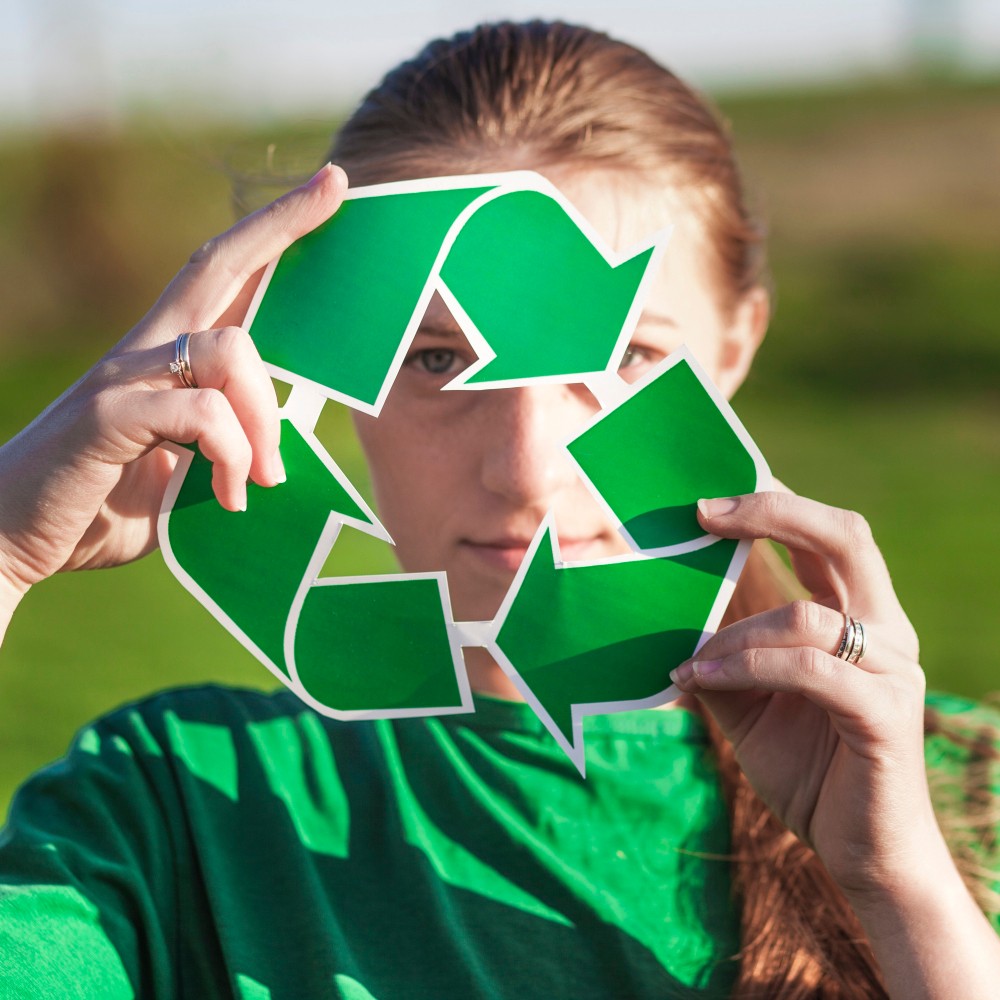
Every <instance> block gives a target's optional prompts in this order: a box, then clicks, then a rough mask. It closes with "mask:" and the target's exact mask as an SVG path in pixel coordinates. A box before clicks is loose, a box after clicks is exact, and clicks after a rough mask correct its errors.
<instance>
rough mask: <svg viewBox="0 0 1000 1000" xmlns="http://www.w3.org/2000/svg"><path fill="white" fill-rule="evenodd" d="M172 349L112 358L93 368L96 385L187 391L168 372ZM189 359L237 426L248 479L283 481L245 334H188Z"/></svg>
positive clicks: (275, 427)
mask: <svg viewBox="0 0 1000 1000" xmlns="http://www.w3.org/2000/svg"><path fill="white" fill-rule="evenodd" d="M176 349H177V348H176V341H174V342H172V343H170V344H163V345H161V346H160V347H157V348H151V349H148V350H141V351H128V352H126V353H124V354H119V355H112V356H111V357H109V358H106V359H104V361H102V362H101V364H100V365H99V366H98V372H99V378H100V381H101V384H103V385H107V386H114V387H118V388H121V387H125V386H129V385H134V384H136V383H139V382H141V383H144V384H145V385H147V386H148V387H149V388H150V389H152V390H154V391H158V390H173V391H176V392H181V393H184V392H188V391H190V390H189V389H188V388H186V387H184V386H182V385H181V383H180V380H179V377H178V376H177V375H176V374H174V373H172V372H171V371H170V364H171V363H172V362H173V360H174V356H175V351H176ZM188 358H189V362H190V365H191V375H192V376H193V377H194V380H195V382H196V383H197V384H198V387H199V388H202V389H218V390H219V391H220V392H222V393H223V394H224V395H225V397H226V399H227V400H228V402H229V405H230V406H231V407H232V410H233V412H234V413H235V415H236V418H237V420H238V421H239V422H240V425H241V426H242V428H243V433H244V434H245V435H246V438H247V440H248V441H249V443H250V448H251V452H252V459H251V464H250V478H252V479H253V480H254V482H256V483H259V484H260V485H261V486H275V485H277V484H278V483H281V482H284V481H285V470H284V467H283V465H282V463H281V456H280V454H279V452H278V442H279V439H280V419H279V416H278V401H277V398H276V397H275V393H274V384H273V383H272V382H271V378H270V376H269V375H268V373H267V369H266V368H265V367H264V362H263V361H262V360H261V357H260V354H259V353H258V352H257V348H256V345H255V344H254V342H253V340H252V339H251V338H250V335H249V334H248V333H247V332H246V331H245V330H242V329H240V328H239V327H225V328H223V329H220V330H205V331H203V332H201V333H196V334H192V335H191V336H190V338H189V339H188ZM95 377H97V376H95Z"/></svg>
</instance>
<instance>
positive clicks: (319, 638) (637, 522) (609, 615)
mask: <svg viewBox="0 0 1000 1000" xmlns="http://www.w3.org/2000/svg"><path fill="white" fill-rule="evenodd" d="M668 237H669V233H668V232H660V233H656V234H653V235H652V236H651V237H650V239H649V240H648V242H647V243H646V244H645V245H642V246H638V247H634V248H632V249H631V250H630V251H628V252H626V253H622V254H619V253H615V252H614V251H613V250H611V249H610V248H609V247H607V246H606V245H605V244H604V242H603V241H602V239H601V238H600V237H599V236H598V235H597V233H596V232H595V231H594V230H593V229H592V227H591V226H590V225H589V223H588V222H587V221H586V220H585V219H584V218H583V217H582V216H581V215H580V214H579V212H578V211H577V210H576V209H575V208H574V207H573V205H572V204H571V203H570V202H568V201H567V200H566V199H565V197H564V196H563V195H562V194H561V193H560V192H559V191H558V189H557V188H555V187H554V186H553V185H551V184H550V183H549V182H548V181H547V180H545V179H544V178H542V177H541V176H540V175H538V174H534V173H531V172H527V171H517V172H511V173H500V174H487V175H472V176H461V177H446V178H434V179H430V180H423V181H407V182H399V183H392V184H383V185H377V186H373V187H368V188H357V189H355V190H353V191H352V192H350V193H349V194H348V196H347V199H346V200H345V202H344V204H343V205H342V207H341V208H340V210H339V211H338V212H337V214H336V215H334V216H333V217H332V218H331V219H330V220H329V221H328V222H326V223H325V224H324V225H323V226H321V227H320V228H318V229H317V230H315V231H313V232H312V233H310V234H308V235H307V236H305V237H303V238H302V239H300V240H299V241H297V242H296V243H295V244H293V245H292V246H291V247H290V248H289V249H288V250H286V251H285V253H284V254H283V255H282V256H281V257H280V258H278V260H277V261H275V262H273V263H272V264H271V266H270V267H269V268H268V271H267V273H266V274H265V277H264V280H263V281H262V282H261V286H260V288H259V289H258V291H257V295H256V298H255V300H254V302H253V304H252V305H251V308H250V312H249V314H248V317H247V321H246V325H247V326H248V328H249V330H250V333H251V335H252V337H253V339H254V341H255V343H256V345H257V347H258V349H259V351H260V353H261V356H262V357H263V358H264V360H265V362H266V363H267V365H268V367H269V370H270V371H271V373H272V374H273V375H274V377H276V378H278V379H280V380H282V381H285V382H288V383H290V384H291V385H292V391H291V394H290V395H289V397H288V400H287V402H286V403H285V405H284V406H283V408H282V411H281V416H282V425H281V456H282V460H283V462H284V465H285V469H286V472H287V476H288V478H287V481H286V482H285V483H284V484H282V485H280V486H277V487H273V488H271V489H262V488H258V487H256V486H254V484H249V493H250V495H249V503H248V510H247V512H246V513H243V514H240V515H233V514H230V513H229V512H227V511H225V510H223V509H222V508H221V507H220V506H219V505H218V503H217V502H216V501H215V499H214V496H213V494H212V489H211V466H210V464H209V463H208V462H207V460H205V459H204V458H203V457H202V456H201V455H200V454H199V453H198V452H197V450H196V449H192V448H185V447H180V446H175V445H172V446H170V447H171V448H172V449H173V450H175V451H176V452H177V454H178V456H179V460H178V464H177V468H176V470H175V472H174V475H173V478H172V479H171V482H170V485H169V487H168V490H167V493H166V495H165V497H164V500H163V506H162V509H161V513H160V519H159V536H160V544H161V547H162V549H163V553H164V557H165V559H166V562H167V564H168V566H169V567H170V569H171V571H172V572H173V573H174V575H175V576H176V577H177V578H178V579H179V580H180V581H181V583H182V584H183V585H184V586H185V587H186V588H187V589H188V590H189V591H190V592H191V593H192V594H194V596H195V597H196V598H197V599H198V600H199V601H200V602H201V603H202V604H204V605H205V607H206V608H207V609H208V610H209V611H210V612H211V613H212V614H213V615H214V616H215V618H216V619H218V621H219V622H220V623H221V624H222V625H223V626H224V627H225V628H226V629H228V630H229V632H230V633H232V635H233V636H235V637H236V638H237V639H238V640H239V641H240V642H241V643H242V644H243V645H244V646H245V647H246V648H248V649H249V650H250V651H251V652H252V653H253V654H254V655H255V656H256V657H257V658H258V659H259V660H260V661H261V662H262V663H263V664H264V665H265V666H266V667H267V668H268V669H269V670H270V671H271V672H272V673H273V674H274V675H275V676H276V677H278V678H279V680H281V681H282V682H283V683H284V684H285V685H286V686H287V687H289V688H290V689H291V690H292V691H294V692H295V693H296V694H297V695H298V696H299V697H300V698H302V700H303V701H305V702H306V703H308V704H309V705H311V706H313V707H314V708H315V709H316V710H317V711H319V712H321V713H323V714H325V715H329V716H333V717H336V718H340V719H360V718H397V717H407V716H419V715H443V714H449V713H461V712H471V711H474V710H475V706H474V703H473V701H472V695H471V691H470V689H469V682H468V678H467V676H466V672H465V666H464V661H463V656H462V649H463V647H468V646H484V647H486V648H487V649H488V650H489V652H490V653H491V654H492V655H493V657H494V659H495V660H496V662H497V663H498V664H499V665H500V666H501V667H502V668H503V670H504V671H505V672H506V673H507V674H508V675H509V676H510V678H511V679H512V680H513V682H514V683H515V684H516V686H517V687H518V689H519V690H520V691H521V693H522V694H523V695H524V697H525V699H526V700H527V701H528V702H529V703H530V704H531V705H532V707H533V708H534V710H535V711H536V712H537V714H538V716H539V717H540V719H541V720H542V722H543V723H544V725H545V726H546V728H547V729H548V730H549V731H550V732H551V734H552V736H553V737H554V738H555V739H556V741H557V742H558V743H559V744H560V745H561V746H562V748H563V749H564V750H565V751H566V753H567V754H568V755H569V756H570V757H571V759H572V760H573V761H574V763H575V764H576V766H577V767H578V768H579V770H580V772H581V773H583V769H584V748H583V735H582V733H583V719H584V717H585V716H586V715H589V714H595V713H601V712H610V711H620V710H624V709H630V708H639V707H645V706H652V705H655V704H660V703H662V702H663V701H664V699H665V698H667V697H669V690H668V689H669V688H670V681H669V677H668V673H669V671H670V670H671V669H672V668H673V667H674V666H676V665H677V664H678V663H679V662H681V661H682V660H684V659H686V658H687V657H688V656H690V655H691V654H692V653H693V652H694V651H695V650H696V649H697V648H698V646H699V645H700V644H701V643H702V642H703V641H704V640H705V638H707V636H708V635H709V634H711V632H712V631H713V630H714V629H715V628H716V627H717V626H718V623H719V620H720V619H721V617H722V613H723V611H724V610H725V607H726V605H727V603H728V601H729V597H730V596H731V594H732V590H733V587H734V586H735V581H736V578H737V576H738V575H739V571H740V570H741V569H742V566H743V563H744V561H745V559H746V555H747V552H748V550H749V543H747V542H735V541H731V540H726V539H720V538H716V537H715V536H712V535H707V534H706V533H705V532H704V531H703V529H702V528H701V526H700V525H699V524H698V521H697V518H696V516H695V503H696V501H697V499H698V498H699V497H702V496H729V495H735V494H739V493H747V492H751V491H753V490H757V489H762V488H766V485H767V483H768V481H769V473H768V470H767V466H766V463H765V462H764V459H763V457H762V456H761V454H760V452H759V450H758V449H757V447H756V446H755V445H754V443H753V441H752V440H751V439H750V437H749V435H748V434H747V432H746V431H745V430H744V428H743V427H742V425H741V424H740V422H739V420H738V419H737V417H736V415H735V414H734V413H733V411H732V410H731V408H730V407H729V405H728V403H727V402H726V401H725V399H723V398H722V396H721V395H720V394H719V392H718V390H717V389H716V388H715V387H714V386H713V385H712V384H711V382H710V381H709V380H708V378H707V377H706V376H705V374H704V373H703V372H702V371H701V369H700V368H699V366H698V364H697V362H696V361H695V360H694V359H693V357H692V356H691V355H690V353H689V352H688V351H687V350H686V348H681V349H680V350H678V351H675V352H674V353H673V354H671V355H670V357H669V358H667V359H665V360H664V361H663V362H661V364H660V365H658V366H657V367H656V368H655V369H654V370H653V371H652V372H650V373H649V374H648V375H647V376H646V377H644V378H643V379H642V380H641V381H639V382H637V383H636V384H634V385H628V384H626V383H625V382H624V380H623V379H621V378H620V377H619V375H618V365H619V362H620V360H621V357H622V355H623V354H624V352H625V350H626V349H627V347H628V344H629V340H630V338H631V335H632V332H633V330H634V328H635V325H636V323H637V321H638V319H639V315H640V312H641V309H642V303H643V300H644V296H645V291H646V287H647V285H648V282H649V281H650V279H651V277H652V275H653V273H654V270H655V266H656V264H657V263H658V261H659V259H660V257H661V255H662V253H663V252H664V249H665V247H666V244H667V240H668ZM386 246H392V247H393V252H392V254H391V256H390V257H389V259H387V254H386V251H385V247H386ZM372 289H377V294H370V292H371V290H372ZM435 292H437V293H439V294H440V295H441V296H442V298H443V299H444V301H445V303H446V305H447V306H448V308H449V310H450V311H451V312H452V314H453V315H454V317H455V319H456V321H457V322H458V324H459V326H460V327H461V329H462V331H463V332H464V333H465V335H466V337H467V338H468V340H469V342H470V344H471V345H472V347H473V349H474V350H475V352H476V354H477V357H478V360H477V362H476V363H475V364H473V365H472V366H470V367H469V368H466V369H465V370H464V371H462V372H461V373H460V374H459V375H458V376H457V377H456V378H455V379H454V380H452V381H451V382H450V383H448V385H447V386H446V387H445V389H443V390H442V391H455V390H461V391H479V390H485V389H491V388H499V387H506V386H517V385H527V384H533V383H536V382H540V381H549V382H577V383H583V384H584V385H586V386H587V388H588V389H589V390H590V391H591V392H592V393H593V395H594V396H595V397H596V399H597V400H598V401H599V403H600V406H601V408H600V411H599V412H598V413H597V414H596V415H595V416H594V418H593V420H592V421H591V422H590V423H589V425H588V426H587V427H585V428H584V429H583V430H582V431H581V432H580V433H579V434H577V435H576V436H575V437H574V438H573V439H572V440H571V441H567V442H566V447H567V449H568V453H569V455H570V457H571V458H572V460H573V461H574V462H575V464H576V466H577V467H578V469H579V473H580V475H581V477H582V479H583V481H584V483H585V484H586V485H587V486H588V488H589V489H590V490H591V492H592V493H593V494H594V496H595V498H596V499H597V500H598V502H599V503H600V504H601V505H602V506H603V508H604V510H605V511H606V513H607V514H608V516H609V517H610V518H611V520H612V521H613V522H614V523H615V524H616V525H617V526H618V529H619V531H620V532H621V534H622V536H623V537H624V538H625V539H626V541H627V542H628V545H629V548H630V550H631V552H630V553H629V554H628V555H625V556H620V557H614V558H610V559H602V560H599V561H594V562H591V563H578V562H574V563H569V564H566V563H564V562H563V561H562V560H561V558H560V554H559V539H558V534H557V531H556V527H555V523H554V519H553V517H552V516H551V514H550V515H548V516H546V518H545V519H544V520H543V522H542V524H541V525H539V527H538V530H537V532H536V535H535V537H534V540H533V542H532V544H531V546H530V547H529V550H528V552H527V555H526V556H525V559H524V560H523V562H522V565H521V567H520V569H519V570H518V572H517V574H516V577H515V579H514V581H513V583H512V584H511V586H510V588H509V590H508V592H507V595H506V597H505V599H504V601H503V604H502V606H501V607H500V610H499V612H498V614H497V616H496V617H495V618H494V619H493V620H492V621H487V622H457V621H455V620H454V617H453V615H452V612H451V601H450V598H449V594H448V581H447V579H446V576H445V574H444V573H398V574H389V575H379V576H366V577H335V578H321V573H322V568H323V565H324V563H325V562H326V559H327V557H328V555H329V553H330V552H331V550H332V549H333V547H334V545H335V544H336V542H337V538H338V536H339V534H340V532H341V531H342V530H343V529H345V528H348V529H351V530H356V531H360V532H364V533H365V534H367V535H370V536H373V537H375V538H378V539H381V540H383V541H385V542H391V541H392V539H391V538H390V536H389V533H388V532H387V531H386V529H385V528H384V527H383V526H382V524H381V523H380V521H379V519H378V517H377V516H376V514H375V513H374V512H373V511H372V510H371V509H370V507H369V506H368V505H367V504H366V502H365V501H364V499H363V498H362V496H361V494H360V493H359V492H358V490H357V489H356V488H355V487H354V486H353V484H352V483H351V482H350V480H349V479H348V477H347V476H346V475H345V474H344V473H343V471H342V470H341V469H340V468H339V467H338V465H337V464H336V463H335V462H334V460H333V459H332V458H331V457H330V456H329V454H328V453H327V452H326V450H325V449H324V448H323V446H322V444H321V443H320V442H319V440H318V438H317V437H316V435H315V433H314V428H315V424H316V420H317V418H318V416H319V414H320V411H321V410H322V408H323V406H324V405H325V404H326V403H327V402H328V401H329V400H335V401H338V402H340V403H343V404H346V405H347V406H349V407H352V408H354V409H357V410H360V411H362V412H365V413H368V414H371V415H374V416H377V415H378V413H379V411H380V410H381V408H382V405H383V403H384V402H385V399H386V396H387V394H388V392H389V389H390V388H391V386H392V383H393V380H394V379H395V377H396V374H397V372H398V371H399V369H400V367H401V366H402V364H403V361H404V359H405V357H406V354H407V351H408V349H409V346H410V343H411V341H412V339H413V337H414V335H415V333H416V330H417V327H418V326H419V324H420V321H421V319H422V317H423V315H424V312H425V311H426V308H427V305H428V303H429V301H430V298H431V296H432V295H433V294H434V293H435ZM366 293H367V294H366Z"/></svg>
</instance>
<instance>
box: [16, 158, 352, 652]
mask: <svg viewBox="0 0 1000 1000" xmlns="http://www.w3.org/2000/svg"><path fill="white" fill-rule="evenodd" d="M346 190H347V178H346V176H345V175H344V173H343V171H342V170H340V169H339V168H338V167H335V166H331V165H329V164H328V165H327V166H326V167H324V168H323V169H322V170H320V171H319V173H318V174H316V176H315V177H313V179H312V180H311V181H309V182H308V183H307V184H305V185H303V186H302V187H299V188H296V189H295V190H294V191H291V192H289V193H288V194H286V195H284V196H283V197H282V198H279V199H278V200H277V201H275V202H274V203H272V204H271V205H269V206H267V207H266V208H263V209H261V210H260V211H259V212H255V213H254V214H253V215H251V216H248V217H247V218H245V219H243V220H242V221H241V222H239V223H237V224H236V225H235V226H233V228H232V229H230V230H228V231H227V232H225V233H223V234H222V235H221V236H219V237H217V238H215V239H213V240H210V241H209V242H208V243H206V244H205V245H204V246H202V247H201V248H200V249H198V250H197V251H196V252H195V253H194V254H193V256H192V257H191V260H190V261H189V262H188V264H187V265H186V266H185V267H184V268H183V269H182V270H181V271H180V273H179V274H178V275H177V276H176V278H174V280H173V281H172V282H171V283H170V285H169V286H168V287H167V289H166V291H164V293H163V294H162V295H161V296H160V298H159V300H158V301H157V303H156V305H154V306H153V308H152V310H150V312H149V313H148V314H147V315H146V316H145V317H144V318H143V320H142V321H141V322H140V323H139V324H138V325H137V326H136V327H135V328H134V329H133V330H131V331H130V332H129V333H128V334H127V335H126V336H125V337H124V338H123V339H122V340H121V341H120V342H119V343H118V344H117V345H115V347H113V348H112V349H111V350H110V351H109V352H108V353H107V354H106V355H104V357H103V358H101V360H100V361H98V363H97V364H96V365H95V366H94V367H93V368H92V369H91V370H90V371H88V372H87V373H86V375H84V376H83V377H82V378H81V379H80V380H79V381H78V382H77V383H76V384H75V385H73V386H72V387H71V388H69V389H68V390H67V391H66V392H65V393H63V395H62V396H60V397H59V398H58V399H57V400H56V401H55V402H54V403H52V404H51V405H50V406H49V407H48V408H47V409H46V410H45V411H44V412H43V413H42V414H41V415H40V416H39V417H37V418H36V419H35V420H34V421H33V422H32V423H31V424H30V425H29V426H28V427H26V428H25V429H24V430H23V431H21V433H20V434H18V435H17V437H15V438H13V439H12V440H11V441H9V442H8V443H7V444H6V445H4V447H3V448H0V612H2V611H6V615H4V614H0V635H2V631H3V629H2V626H3V624H5V622H4V619H5V618H7V617H9V614H10V613H11V612H12V611H13V608H14V606H15V605H16V603H17V601H18V600H19V599H20V597H21V596H22V595H23V594H24V593H25V592H26V591H27V589H28V588H29V587H30V586H31V585H32V584H34V583H37V582H38V581H39V580H42V579H44V578H46V577H48V576H51V575H52V574H53V573H55V572H57V571H58V570H60V569H80V568H85V567H86V568H91V567H100V566H113V565H117V564H119V563H124V562H128V561H130V560H132V559H136V558H138V557H139V556H142V555H145V554H146V553H147V552H149V551H151V550H152V549H153V548H155V547H156V519H157V515H158V514H159V509H160V501H161V498H162V496H163V492H164V489H165V488H166V483H167V480H168V478H169V476H170V473H171V471H172V469H173V465H174V461H175V460H174V457H173V455H171V454H170V453H169V452H167V451H165V450H164V449H162V448H158V447H157V445H159V444H160V443H161V442H162V441H165V440H169V441H176V442H179V443H185V444H189V443H192V442H197V443H198V446H199V448H200V449H201V451H202V452H203V454H204V455H205V456H206V457H207V458H208V459H209V460H210V461H211V462H212V463H213V474H212V485H213V489H214V491H215V495H216V497H217V498H218V500H219V503H221V504H222V506H223V507H225V508H227V509H228V510H232V511H238V510H241V509H245V507H246V482H247V478H248V476H249V478H250V479H252V480H253V481H254V482H256V483H259V484H260V485H262V486H273V485H275V484H276V483H278V482H281V481H282V480H283V478H284V472H283V470H282V466H281V460H280V457H279V455H278V433H279V431H278V428H279V420H278V407H277V401H276V399H275V395H274V389H273V387H272V384H271V380H270V378H269V377H268V374H267V372H266V370H265V368H264V365H263V362H262V361H261V359H260V356H259V355H258V354H257V351H256V348H255V347H254V345H253V342H252V341H251V340H250V337H249V335H248V334H247V333H246V332H245V331H243V330H242V329H240V328H239V327H237V326H234V325H231V324H233V323H236V322H239V321H240V320H241V319H242V317H243V316H244V314H245V312H246V309H247V307H248V305H249V302H250V299H251V297H252V295H253V292H254V290H255V289H256V286H257V284H258V282H259V280H260V275H261V272H262V270H263V268H264V266H265V265H266V264H267V263H268V262H269V261H270V260H272V259H273V258H274V257H276V256H278V255H279V254H280V253H281V252H282V251H283V250H285V249H286V248H287V247H288V246H289V245H290V244H291V243H292V242H294V241H295V240H296V239H298V238H299V237H300V236H303V235H304V234H305V233H307V232H309V231H310V230H312V229H314V228H316V226H318V225H319V224H320V223H322V222H323V221H325V220H326V219H328V218H329V217H330V216H331V215H332V214H333V213H334V212H335V211H336V210H337V208H338V207H339V205H340V203H341V201H342V200H343V197H344V194H345V192H346ZM186 332H193V336H192V337H191V338H190V341H189V352H190V359H191V370H192V373H193V374H194V376H195V378H196V379H197V382H198V386H199V387H198V388H197V389H187V388H184V387H183V386H182V385H181V383H180V380H179V379H178V377H177V376H176V375H173V374H171V373H170V363H171V362H172V361H173V360H174V350H175V343H176V340H177V337H178V335H179V334H181V333H186Z"/></svg>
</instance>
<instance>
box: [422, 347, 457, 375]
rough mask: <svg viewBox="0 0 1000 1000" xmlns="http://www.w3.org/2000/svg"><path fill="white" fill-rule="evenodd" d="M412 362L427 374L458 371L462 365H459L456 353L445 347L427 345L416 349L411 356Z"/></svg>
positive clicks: (444, 373)
mask: <svg viewBox="0 0 1000 1000" xmlns="http://www.w3.org/2000/svg"><path fill="white" fill-rule="evenodd" d="M411 361H412V363H413V364H414V365H415V366H416V367H417V368H419V369H420V370H421V371H424V372H426V373H427V374H428V375H447V374H448V373H450V372H457V371H460V370H461V368H463V367H464V365H459V364H458V361H459V358H458V354H457V353H456V352H455V351H451V350H448V348H446V347H428V348H425V349H424V350H422V351H417V352H416V353H415V354H414V355H413V356H412V358H411Z"/></svg>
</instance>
